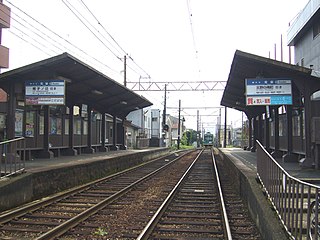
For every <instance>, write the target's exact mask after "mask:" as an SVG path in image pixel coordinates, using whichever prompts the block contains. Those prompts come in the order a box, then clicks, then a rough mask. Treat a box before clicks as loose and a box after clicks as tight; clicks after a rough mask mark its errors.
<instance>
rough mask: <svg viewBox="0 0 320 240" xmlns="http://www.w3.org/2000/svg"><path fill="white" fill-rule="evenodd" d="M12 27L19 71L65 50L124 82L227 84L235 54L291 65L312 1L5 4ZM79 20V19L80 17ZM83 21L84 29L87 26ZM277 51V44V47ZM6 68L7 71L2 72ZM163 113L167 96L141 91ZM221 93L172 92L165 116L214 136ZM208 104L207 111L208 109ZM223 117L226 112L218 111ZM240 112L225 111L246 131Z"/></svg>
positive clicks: (7, 40) (9, 36)
mask: <svg viewBox="0 0 320 240" xmlns="http://www.w3.org/2000/svg"><path fill="white" fill-rule="evenodd" d="M3 3H4V4H6V5H7V6H8V7H10V8H11V17H12V19H11V28H10V29H5V30H3V34H2V45H4V46H6V47H8V48H9V49H10V63H9V64H10V67H9V69H7V70H10V69H15V68H17V67H21V66H24V65H27V64H30V63H33V62H36V61H40V60H43V59H46V58H49V57H51V56H55V55H58V54H61V53H63V52H68V53H70V54H71V55H73V56H75V57H77V58H78V59H80V60H81V61H83V62H85V63H87V64H89V65H90V66H92V67H94V68H96V69H97V70H99V71H100V72H102V73H104V74H106V75H107V76H109V77H111V78H113V79H114V80H116V81H118V82H119V83H123V69H124V63H123V58H124V56H125V55H127V59H128V60H127V82H138V81H139V80H141V81H150V82H178V81H188V82H196V81H227V80H228V75H229V71H230V67H231V64H232V60H233V56H234V53H235V51H236V50H237V49H238V50H241V51H245V52H249V53H252V54H256V55H260V56H263V57H271V58H273V59H274V58H275V51H276V53H277V54H276V55H277V60H280V44H281V35H282V38H283V47H284V61H285V62H288V61H289V60H288V48H287V47H286V44H287V41H286V32H287V30H288V25H289V22H291V21H292V20H293V19H294V18H295V17H296V15H297V14H298V13H299V12H300V11H301V10H302V9H303V8H304V6H305V5H306V4H307V3H308V0H281V1H279V0H268V1H262V0H242V1H239V0H229V1H213V0H161V1H160V0H157V1H156V0H134V1H133V0H103V1H102V0H90V1H89V0H55V1H53V0H46V1H43V0H28V1H25V0H9V1H7V0H4V1H3ZM79 19H81V20H79ZM84 23H85V24H84ZM275 46H276V47H275ZM2 71H6V70H2ZM137 93H138V94H139V95H143V96H144V97H146V98H147V99H148V100H150V101H151V102H152V103H153V104H154V105H153V108H158V109H160V110H163V103H164V92H162V91H161V92H151V91H147V92H146V91H144V92H141V91H139V92H137ZM222 94H223V91H218V90H217V91H204V92H202V91H187V92H181V91H180V92H176V91H169V92H168V93H167V106H168V110H167V113H169V114H171V115H173V116H178V104H179V100H181V108H182V110H181V115H182V116H184V118H185V120H186V121H185V123H184V124H185V125H186V126H187V127H188V128H193V129H197V116H196V115H197V109H196V108H197V107H199V114H200V120H201V127H202V128H204V129H205V131H213V128H214V126H215V124H216V123H217V121H218V115H219V107H220V101H221V97H222ZM204 107H206V109H205V108H204ZM221 113H222V116H221V117H222V119H224V109H222V111H221ZM241 122H242V115H241V113H240V112H237V111H235V110H232V109H228V114H227V123H228V124H231V125H232V126H234V127H239V126H241Z"/></svg>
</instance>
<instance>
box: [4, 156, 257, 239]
mask: <svg viewBox="0 0 320 240" xmlns="http://www.w3.org/2000/svg"><path fill="white" fill-rule="evenodd" d="M211 156H212V155H211V152H210V150H204V152H202V153H200V152H199V151H198V152H193V153H190V154H186V155H183V156H180V157H179V158H178V159H176V158H175V159H174V158H173V156H171V158H168V157H167V158H166V159H165V160H164V159H162V160H158V161H154V162H153V163H152V164H147V165H145V166H142V167H140V168H136V169H132V170H130V171H128V172H123V173H121V174H117V175H114V176H111V177H110V178H106V179H103V180H99V181H97V182H95V183H93V184H88V185H85V186H83V187H82V189H76V190H73V191H72V192H71V193H67V194H60V195H61V196H60V195H59V197H57V199H53V200H49V201H48V202H47V203H44V204H43V205H41V204H35V205H37V207H33V208H31V210H28V211H27V210H24V211H23V210H16V211H17V212H19V211H20V213H19V214H17V215H16V216H15V217H13V215H10V213H7V214H6V215H2V216H0V239H208V238H209V239H228V236H229V237H230V236H231V235H232V237H233V239H260V236H259V234H258V231H257V229H256V228H255V226H254V224H253V222H252V221H251V220H250V218H249V217H248V214H247V213H246V210H245V205H244V204H243V203H242V202H241V199H240V197H238V198H237V197H236V194H235V193H234V191H233V190H232V188H231V187H230V186H229V185H231V183H230V182H229V183H228V182H227V181H223V182H226V183H223V184H222V185H223V187H224V188H225V189H227V190H224V191H226V192H228V191H229V192H230V194H229V193H227V194H225V195H226V196H227V199H226V200H225V204H221V197H220V195H221V194H220V193H219V191H220V190H219V188H218V183H217V181H216V178H215V175H216V173H215V171H216V170H215V168H214V167H213V161H212V157H211ZM169 164H170V165H169ZM151 172H152V174H151ZM222 175H223V176H224V174H222ZM224 178H225V177H224ZM227 178H228V176H227ZM232 209H233V210H232ZM22 212H24V213H22ZM11 214H13V213H11ZM9 215H10V217H9ZM226 219H229V220H231V221H230V222H231V224H230V226H229V227H228V221H225V220H226ZM229 239H231V238H229Z"/></svg>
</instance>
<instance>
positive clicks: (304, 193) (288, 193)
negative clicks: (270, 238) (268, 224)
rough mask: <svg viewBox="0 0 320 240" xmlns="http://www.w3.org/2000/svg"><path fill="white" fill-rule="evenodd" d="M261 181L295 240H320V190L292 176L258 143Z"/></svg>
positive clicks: (258, 167)
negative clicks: (319, 216)
mask: <svg viewBox="0 0 320 240" xmlns="http://www.w3.org/2000/svg"><path fill="white" fill-rule="evenodd" d="M257 171H258V177H259V179H260V181H261V183H262V185H263V187H264V188H265V190H266V193H267V195H268V197H269V199H270V201H271V203H272V205H273V207H274V209H275V210H276V212H277V214H278V217H279V218H280V220H281V222H282V224H283V225H284V227H285V228H286V230H287V232H288V233H289V234H290V235H291V237H292V238H294V239H320V226H319V220H318V215H319V214H320V213H319V209H320V206H319V197H320V194H319V190H320V187H319V186H316V185H313V184H309V183H306V182H303V181H301V180H299V179H297V178H294V177H292V176H290V175H289V174H288V173H287V172H286V171H285V170H284V169H283V168H282V167H281V165H280V164H279V163H278V162H277V161H276V160H275V159H274V158H273V157H272V156H271V155H270V154H269V153H268V152H267V151H266V150H265V149H264V147H263V146H262V145H261V143H260V142H259V141H257Z"/></svg>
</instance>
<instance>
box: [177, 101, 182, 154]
mask: <svg viewBox="0 0 320 240" xmlns="http://www.w3.org/2000/svg"><path fill="white" fill-rule="evenodd" d="M180 112H181V100H179V116H178V149H180Z"/></svg>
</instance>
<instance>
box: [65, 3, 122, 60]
mask: <svg viewBox="0 0 320 240" xmlns="http://www.w3.org/2000/svg"><path fill="white" fill-rule="evenodd" d="M62 2H63V3H64V5H65V6H66V7H67V8H68V9H69V10H70V11H71V12H72V13H73V14H74V16H76V18H78V20H79V21H80V22H81V23H82V24H83V25H84V26H85V27H86V28H87V29H88V30H89V31H90V32H91V33H92V34H93V35H94V36H95V37H96V38H97V39H98V40H99V42H101V43H102V45H103V46H105V47H106V48H107V49H108V50H109V51H110V52H111V53H112V54H113V55H114V56H115V57H116V58H118V59H119V60H121V58H120V57H119V56H118V55H117V54H116V53H114V52H113V51H112V50H111V49H110V48H109V47H108V46H107V45H106V44H105V43H104V42H103V41H102V40H101V39H100V38H99V37H98V35H97V34H95V33H94V32H93V31H92V29H91V28H90V27H89V26H88V25H87V24H86V23H85V22H84V21H87V20H86V18H85V17H84V16H83V15H82V14H81V13H79V11H77V9H76V8H75V7H74V6H73V5H72V4H71V3H70V2H69V1H68V0H62ZM68 4H69V5H68ZM76 12H77V13H78V14H77V13H76ZM79 15H80V16H81V17H82V19H81V17H79ZM87 23H88V24H89V25H90V26H91V27H93V28H94V26H92V24H90V23H89V22H88V21H87ZM94 29H95V28H94ZM95 30H96V29H95ZM98 32H99V31H98Z"/></svg>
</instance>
